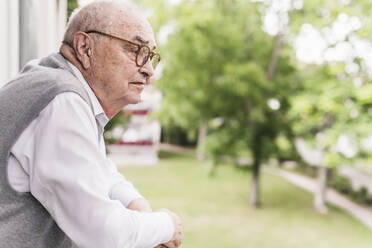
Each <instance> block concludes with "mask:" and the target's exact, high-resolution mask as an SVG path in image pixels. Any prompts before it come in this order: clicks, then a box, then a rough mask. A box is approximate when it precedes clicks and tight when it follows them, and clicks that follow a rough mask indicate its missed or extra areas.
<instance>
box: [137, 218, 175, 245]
mask: <svg viewBox="0 0 372 248" xmlns="http://www.w3.org/2000/svg"><path fill="white" fill-rule="evenodd" d="M139 223H140V227H139V228H140V232H139V234H140V237H139V240H140V243H139V247H149V246H148V245H149V244H153V245H154V246H156V245H159V244H163V243H166V242H168V241H170V240H171V239H172V238H173V234H174V232H175V227H174V224H173V220H172V219H171V217H170V216H169V214H167V213H166V212H161V211H159V212H150V213H145V212H141V214H140V215H139ZM149 234H152V235H149ZM154 246H152V247H154Z"/></svg>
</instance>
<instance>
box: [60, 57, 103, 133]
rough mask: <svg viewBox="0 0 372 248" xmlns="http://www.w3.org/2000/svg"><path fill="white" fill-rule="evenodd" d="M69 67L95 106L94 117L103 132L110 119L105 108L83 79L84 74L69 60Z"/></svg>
mask: <svg viewBox="0 0 372 248" xmlns="http://www.w3.org/2000/svg"><path fill="white" fill-rule="evenodd" d="M66 61H67V63H68V65H69V66H70V67H71V69H72V71H73V73H74V75H75V76H76V77H77V78H78V79H79V82H80V83H81V84H82V85H83V87H84V89H85V90H86V91H87V93H88V96H89V99H90V101H91V103H92V105H93V111H94V116H95V118H96V120H97V122H98V124H99V125H100V129H102V131H103V127H104V126H106V124H107V122H108V121H109V119H108V118H107V116H106V114H105V111H103V108H102V106H101V104H100V103H99V101H98V99H97V97H96V95H95V94H94V92H93V90H92V89H91V88H90V86H89V84H88V82H87V81H86V80H85V78H84V77H83V74H81V72H80V71H79V69H78V68H76V66H74V65H73V64H71V63H70V62H69V61H68V60H67V59H66Z"/></svg>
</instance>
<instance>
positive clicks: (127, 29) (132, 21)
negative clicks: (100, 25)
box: [113, 13, 156, 49]
mask: <svg viewBox="0 0 372 248" xmlns="http://www.w3.org/2000/svg"><path fill="white" fill-rule="evenodd" d="M116 20H117V21H116V23H115V25H114V26H113V29H114V30H113V31H114V32H115V33H116V34H118V35H120V37H123V38H124V39H127V40H130V41H133V42H135V43H139V44H143V45H148V46H149V47H150V48H151V49H154V48H155V47H156V44H155V38H154V32H153V30H152V27H151V25H150V23H149V22H148V20H147V19H146V18H145V17H143V16H141V15H136V13H129V14H128V13H126V14H120V13H119V16H118V18H117V19H116Z"/></svg>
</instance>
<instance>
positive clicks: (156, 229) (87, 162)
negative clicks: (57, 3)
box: [8, 63, 174, 248]
mask: <svg viewBox="0 0 372 248" xmlns="http://www.w3.org/2000/svg"><path fill="white" fill-rule="evenodd" d="M69 65H70V67H71V68H72V69H73V71H74V74H75V76H77V77H78V79H79V81H80V82H81V83H82V84H83V86H84V88H85V89H86V91H87V92H88V95H89V98H90V100H91V102H92V105H93V112H94V113H92V109H91V107H90V106H89V105H88V104H87V103H86V102H85V101H84V100H83V99H82V98H81V97H80V96H79V95H77V94H76V93H72V92H66V93H61V94H59V95H57V96H56V97H55V98H54V99H53V100H52V101H51V102H50V103H49V104H48V105H47V107H45V109H43V110H42V111H41V112H40V114H39V116H38V117H37V118H36V119H35V120H33V121H32V122H31V124H30V125H29V126H28V127H27V128H26V129H25V130H24V132H23V133H22V134H21V136H20V137H19V139H18V140H17V141H16V143H15V144H14V146H13V147H12V149H11V154H10V158H9V163H8V178H9V183H10V185H11V186H12V187H13V188H14V189H15V190H16V191H19V192H31V194H32V195H33V196H34V197H35V198H36V199H37V200H38V201H40V203H41V204H42V205H43V206H44V207H45V208H46V209H47V210H48V212H49V213H50V214H51V216H52V217H53V218H54V220H55V221H56V222H57V224H58V226H59V227H60V228H61V229H62V230H63V231H64V232H65V233H66V234H67V235H68V236H69V237H70V238H71V240H72V241H73V242H74V243H75V244H76V245H77V246H78V247H87V248H95V247H97V248H104V247H107V248H114V247H118V248H119V247H120V248H124V247H128V248H129V247H130V248H132V247H141V248H152V247H154V246H156V245H158V244H160V243H165V242H167V241H169V240H170V239H171V238H172V236H173V232H174V226H173V222H172V220H171V218H170V216H169V215H168V214H167V213H165V212H152V213H144V212H137V211H132V210H129V209H127V208H126V207H127V206H128V205H129V203H130V202H131V201H132V200H134V199H136V198H139V197H142V196H141V195H140V194H139V193H138V191H137V190H136V189H135V188H134V187H133V185H132V184H131V183H130V182H128V181H127V180H126V179H125V178H124V177H123V176H122V175H121V174H120V173H119V172H118V171H117V168H116V166H115V165H114V164H113V162H112V161H111V160H109V159H108V158H107V157H106V148H105V143H104V140H103V135H102V134H103V130H104V129H103V128H104V126H105V125H106V124H107V122H108V118H107V117H106V115H105V113H104V111H103V109H102V107H101V105H100V103H99V101H98V99H97V98H96V96H95V95H94V92H93V91H92V90H91V88H90V87H89V85H88V83H87V82H86V81H85V79H84V77H83V76H82V74H81V73H80V71H79V70H78V69H77V68H76V67H75V66H73V65H72V64H70V63H69Z"/></svg>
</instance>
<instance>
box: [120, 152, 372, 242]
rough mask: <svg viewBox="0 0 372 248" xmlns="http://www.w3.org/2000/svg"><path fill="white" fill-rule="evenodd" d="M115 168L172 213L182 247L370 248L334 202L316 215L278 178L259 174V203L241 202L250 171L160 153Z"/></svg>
mask: <svg viewBox="0 0 372 248" xmlns="http://www.w3.org/2000/svg"><path fill="white" fill-rule="evenodd" d="M121 172H123V173H124V175H125V176H126V177H127V178H128V179H129V180H131V181H132V182H133V183H134V185H135V186H136V187H137V188H138V189H139V191H140V192H141V193H142V194H143V195H144V196H145V197H146V198H147V199H148V200H149V201H150V202H151V204H152V207H153V208H154V209H158V208H164V207H165V208H168V209H170V210H172V211H174V212H176V213H178V214H179V215H180V217H181V219H182V221H183V225H184V241H183V245H182V247H184V248H235V247H236V248H307V247H309V248H310V247H311V248H326V247H327V248H362V247H363V248H367V247H368V248H371V247H372V231H370V230H369V229H367V228H366V227H364V226H363V225H362V224H360V223H359V222H358V221H356V220H354V219H353V218H352V217H351V216H349V215H348V214H346V213H345V212H343V211H341V210H340V209H337V208H335V207H330V211H329V214H328V215H327V216H322V215H319V214H317V213H315V212H314V211H313V209H312V196H311V195H310V194H309V193H307V192H305V191H303V190H301V189H299V188H296V187H294V186H293V185H291V184H289V183H287V182H286V181H284V180H283V179H281V178H279V177H275V176H271V175H267V174H263V177H262V181H261V186H262V188H261V192H262V201H263V206H262V208H260V209H254V208H252V207H250V206H248V205H247V204H246V201H247V196H248V192H249V184H250V177H251V175H250V172H248V171H243V170H238V169H234V168H233V167H232V166H221V167H219V168H218V171H217V175H216V177H214V178H208V177H207V175H206V168H205V166H204V165H203V164H200V163H197V162H196V161H195V160H194V159H192V158H186V157H180V156H176V155H172V154H167V153H162V160H161V163H160V164H159V165H158V166H154V167H142V168H134V167H125V168H123V169H121Z"/></svg>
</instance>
